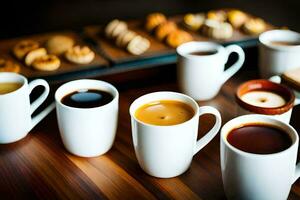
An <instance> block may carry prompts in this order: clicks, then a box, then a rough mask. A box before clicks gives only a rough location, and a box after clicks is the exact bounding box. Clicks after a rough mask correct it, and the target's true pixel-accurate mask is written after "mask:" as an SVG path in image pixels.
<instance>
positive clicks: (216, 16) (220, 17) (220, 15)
mask: <svg viewBox="0 0 300 200" xmlns="http://www.w3.org/2000/svg"><path fill="white" fill-rule="evenodd" d="M206 17H207V19H210V20H215V21H219V22H225V21H226V20H227V13H226V11H224V10H211V11H208V13H207V15H206Z"/></svg>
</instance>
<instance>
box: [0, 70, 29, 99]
mask: <svg viewBox="0 0 300 200" xmlns="http://www.w3.org/2000/svg"><path fill="white" fill-rule="evenodd" d="M1 76H6V77H18V78H20V79H21V80H22V86H21V87H20V88H18V89H16V90H14V91H12V92H9V93H6V94H0V97H6V96H10V95H14V94H16V93H18V92H19V91H20V90H22V89H23V88H25V87H26V85H27V84H28V81H27V79H26V78H25V77H24V76H23V75H21V74H18V73H15V72H1V73H0V78H1Z"/></svg>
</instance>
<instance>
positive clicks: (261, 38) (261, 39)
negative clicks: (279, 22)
mask: <svg viewBox="0 0 300 200" xmlns="http://www.w3.org/2000/svg"><path fill="white" fill-rule="evenodd" d="M276 33H277V34H290V35H294V36H295V37H298V42H300V34H299V33H298V32H295V31H291V30H282V29H275V30H269V31H265V32H263V33H262V34H260V35H259V37H258V40H259V42H260V43H261V44H263V45H264V46H265V47H268V48H270V49H275V50H284V51H288V50H294V49H298V48H300V44H299V45H293V46H275V45H272V44H270V43H269V42H270V41H271V39H266V38H267V37H268V38H271V37H270V36H269V35H270V34H276ZM282 38H283V40H285V41H288V40H286V39H284V38H286V37H282Z"/></svg>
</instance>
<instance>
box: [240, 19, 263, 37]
mask: <svg viewBox="0 0 300 200" xmlns="http://www.w3.org/2000/svg"><path fill="white" fill-rule="evenodd" d="M266 29H267V26H266V23H265V22H264V20H262V19H260V18H252V19H249V20H248V21H247V22H246V23H245V24H244V26H243V30H244V32H245V33H247V34H250V35H258V34H260V33H262V32H264V31H265V30H266Z"/></svg>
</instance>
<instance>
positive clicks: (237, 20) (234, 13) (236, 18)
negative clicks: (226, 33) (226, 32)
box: [227, 10, 249, 29]
mask: <svg viewBox="0 0 300 200" xmlns="http://www.w3.org/2000/svg"><path fill="white" fill-rule="evenodd" d="M227 19H228V22H229V23H230V24H231V25H232V26H233V27H234V28H237V29H239V28H240V27H242V26H243V25H244V24H245V23H246V21H248V19H249V16H248V15H247V14H246V13H244V12H242V11H240V10H230V11H228V13H227Z"/></svg>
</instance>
